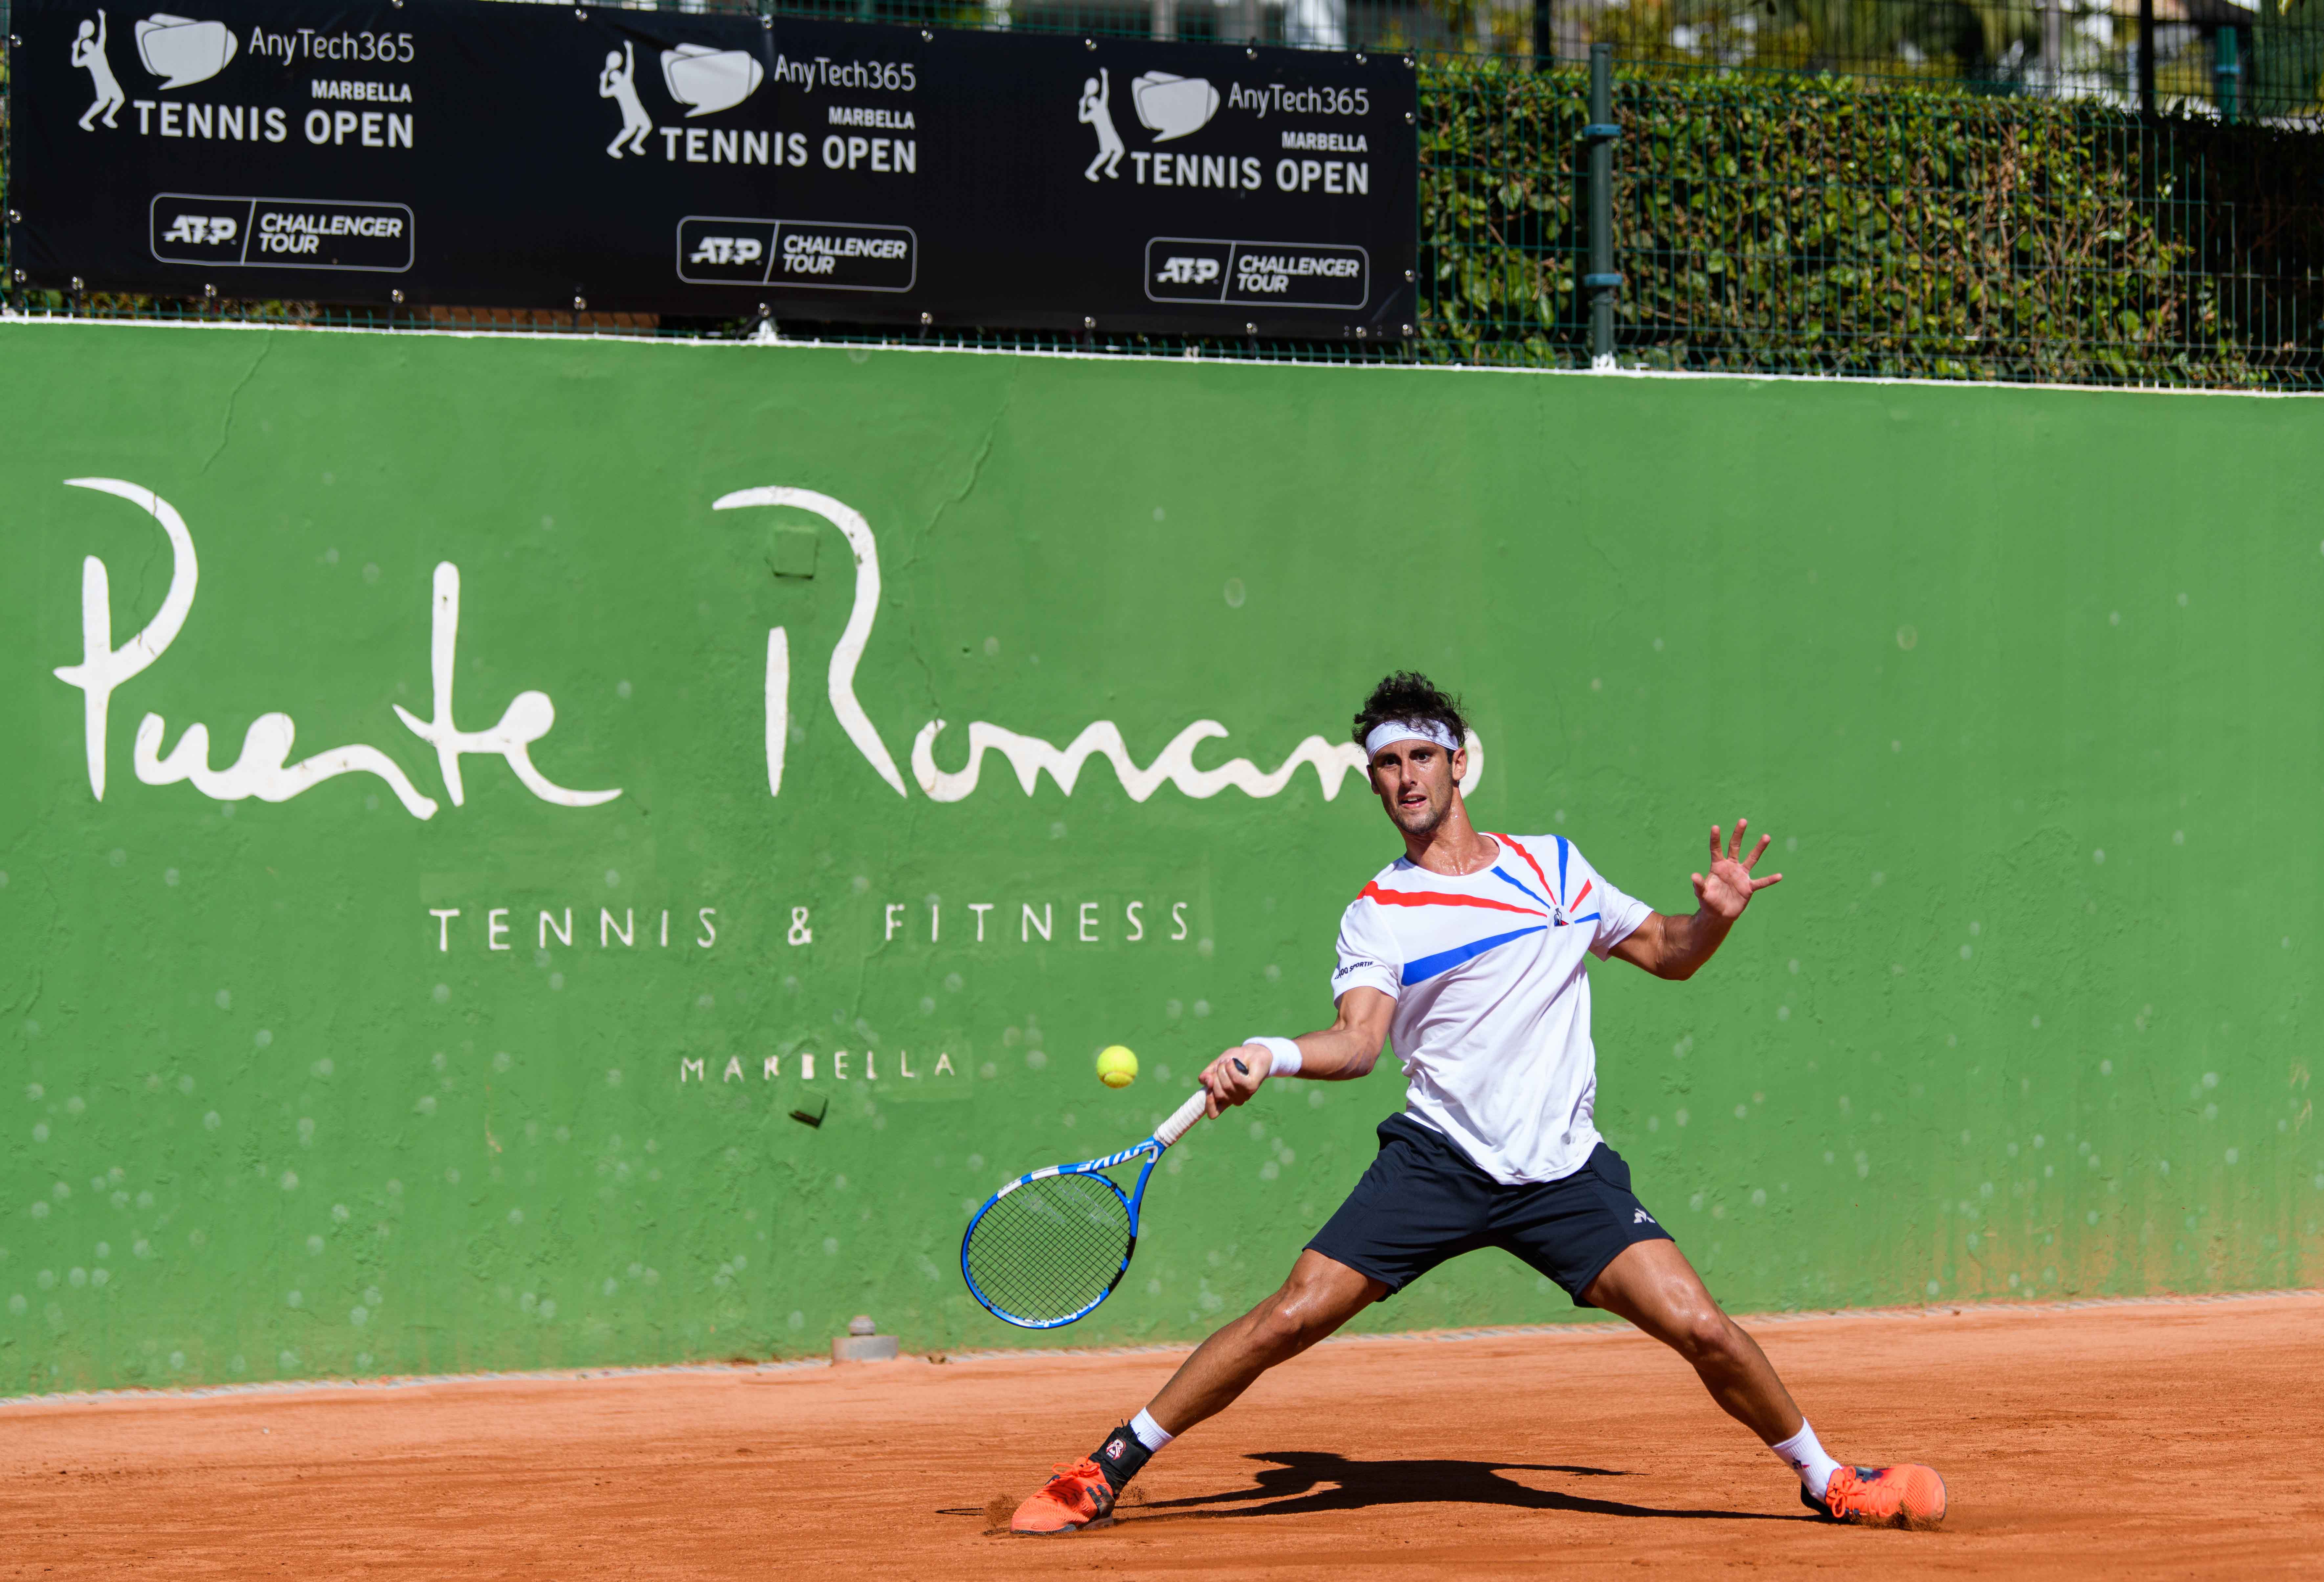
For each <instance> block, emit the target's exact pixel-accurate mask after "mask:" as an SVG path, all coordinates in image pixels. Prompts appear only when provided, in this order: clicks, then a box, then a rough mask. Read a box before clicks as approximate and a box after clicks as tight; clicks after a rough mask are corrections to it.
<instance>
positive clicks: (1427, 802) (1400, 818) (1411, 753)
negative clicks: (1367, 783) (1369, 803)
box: [1371, 738, 1462, 835]
mask: <svg viewBox="0 0 2324 1582" xmlns="http://www.w3.org/2000/svg"><path fill="white" fill-rule="evenodd" d="M1461 760H1462V754H1460V753H1458V752H1446V751H1445V750H1443V748H1441V747H1439V746H1437V745H1436V743H1434V742H1433V741H1423V740H1418V739H1417V738H1415V739H1414V740H1408V741H1391V742H1389V743H1388V744H1387V745H1386V746H1384V747H1382V748H1381V749H1380V750H1379V751H1378V752H1376V753H1374V754H1372V767H1371V776H1372V789H1373V790H1374V791H1376V792H1378V793H1379V799H1380V805H1381V806H1382V807H1385V808H1386V809H1388V817H1389V818H1391V819H1394V820H1395V821H1396V827H1397V829H1399V830H1402V831H1403V832H1405V833H1406V834H1407V835H1427V834H1431V833H1434V831H1435V829H1436V826H1437V825H1439V824H1441V823H1443V822H1444V815H1445V814H1448V813H1450V812H1452V798H1453V797H1454V796H1456V795H1457V794H1458V790H1459V784H1460V779H1461Z"/></svg>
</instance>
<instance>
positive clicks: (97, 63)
mask: <svg viewBox="0 0 2324 1582" xmlns="http://www.w3.org/2000/svg"><path fill="white" fill-rule="evenodd" d="M72 63H73V64H74V65H75V66H78V67H80V68H81V69H83V70H85V71H87V72H88V80H89V86H90V87H93V88H95V89H96V90H97V101H96V102H95V103H94V104H92V105H90V106H89V107H88V109H87V110H85V111H83V112H82V113H81V117H80V129H81V130H82V131H83V132H94V131H96V130H97V128H96V127H94V126H92V125H90V124H89V123H90V122H91V121H94V120H95V119H96V118H97V116H98V115H103V116H104V117H105V124H106V125H107V126H113V125H115V122H114V119H113V117H114V116H115V115H118V114H119V113H120V110H121V106H123V105H124V104H126V103H128V100H127V99H126V98H125V97H123V95H122V92H121V85H120V84H119V83H118V82H115V80H114V78H113V67H112V66H111V64H110V63H108V62H107V61H106V58H105V13H104V12H102V11H100V12H98V13H97V20H96V21H95V22H86V21H84V22H83V23H81V24H80V32H78V33H76V34H74V35H73V41H72Z"/></svg>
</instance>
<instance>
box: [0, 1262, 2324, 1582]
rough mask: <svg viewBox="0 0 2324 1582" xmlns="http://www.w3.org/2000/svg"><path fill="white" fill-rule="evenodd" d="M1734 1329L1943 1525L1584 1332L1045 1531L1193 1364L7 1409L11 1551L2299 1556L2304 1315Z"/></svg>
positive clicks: (1347, 1570)
mask: <svg viewBox="0 0 2324 1582" xmlns="http://www.w3.org/2000/svg"><path fill="white" fill-rule="evenodd" d="M1746 1322H1747V1324H1748V1322H1749V1320H1746ZM1753 1328H1754V1330H1755V1332H1756V1333H1757V1335H1758V1336H1759V1338H1760V1339H1761V1341H1762V1342H1763V1344H1765V1345H1766V1348H1767V1350H1768V1352H1769V1354H1770V1355H1771V1356H1772V1357H1774V1358H1775V1364H1776V1366H1777V1367H1778V1368H1780V1369H1781V1370H1782V1371H1783V1373H1784V1375H1785V1377H1786V1378H1787V1379H1788V1380H1789V1382H1790V1384H1791V1385H1792V1388H1793V1389H1794V1392H1795V1393H1797V1394H1798V1396H1799V1398H1800V1399H1801V1400H1802V1401H1803V1403H1805V1405H1806V1407H1807V1410H1808V1411H1809V1412H1810V1413H1811V1414H1812V1417H1813V1419H1814V1421H1815V1422H1816V1425H1817V1427H1818V1429H1819V1430H1821V1434H1822V1436H1823V1438H1824V1440H1825V1442H1826V1443H1827V1445H1829V1446H1830V1447H1831V1449H1832V1450H1833V1451H1834V1453H1835V1454H1838V1455H1840V1456H1843V1457H1847V1458H1853V1459H1856V1460H1859V1461H1866V1462H1877V1461H1888V1460H1896V1459H1917V1460H1925V1461H1928V1462H1931V1463H1932V1464H1934V1465H1935V1466H1936V1467H1939V1468H1940V1469H1941V1470H1942V1471H1943V1473H1944V1475H1945V1478H1946V1481H1947V1483H1948V1485H1950V1491H1951V1497H1952V1514H1951V1518H1950V1521H1949V1522H1947V1524H1946V1526H1945V1528H1944V1530H1943V1531H1939V1532H1934V1533H1911V1532H1893V1531H1863V1530H1858V1529H1836V1528H1832V1527H1829V1526H1825V1525H1822V1524H1820V1523H1816V1522H1812V1521H1808V1520H1803V1516H1804V1513H1803V1511H1802V1510H1801V1508H1800V1506H1799V1504H1798V1502H1797V1498H1796V1495H1795V1492H1794V1491H1795V1488H1796V1484H1795V1482H1794V1479H1793V1478H1792V1476H1791V1475H1790V1474H1789V1473H1788V1472H1787V1471H1786V1470H1785V1469H1784V1467H1781V1466H1780V1465H1778V1464H1777V1463H1776V1462H1775V1458H1773V1457H1771V1456H1770V1455H1768V1454H1767V1452H1766V1450H1765V1449H1761V1448H1760V1447H1759V1446H1758V1445H1757V1443H1756V1442H1754V1441H1753V1440H1752V1439H1751V1438H1750V1437H1749V1436H1748V1434H1747V1433H1745V1432H1744V1431H1743V1430H1741V1429H1739V1428H1738V1427H1736V1426H1735V1425H1734V1424H1732V1423H1730V1422H1729V1421H1727V1420H1726V1419H1725V1418H1723V1417H1721V1416H1720V1414H1719V1413H1718V1412H1717V1411H1716V1410H1715V1409H1713V1408H1712V1407H1711V1404H1710V1403H1709V1402H1708V1401H1707V1399H1706V1398H1705V1397H1704V1396H1703V1394H1702V1393H1701V1390H1700V1389H1699V1388H1698V1387H1697V1386H1696V1384H1695V1382H1694V1379H1693V1375H1692V1374H1690V1373H1689V1372H1688V1371H1687V1370H1686V1369H1685V1368H1684V1367H1683V1366H1680V1365H1679V1363H1678V1362H1677V1361H1676V1360H1675V1359H1674V1358H1673V1357H1671V1356H1670V1355H1669V1354H1667V1353H1665V1352H1664V1351H1662V1350H1661V1349H1660V1348H1659V1347H1655V1345H1653V1344H1652V1343H1651V1342H1648V1341H1646V1340H1644V1339H1641V1338H1636V1337H1634V1336H1631V1335H1628V1334H1609V1333H1602V1332H1598V1333H1568V1334H1554V1335H1507V1336H1500V1337H1495V1338H1462V1339H1429V1338H1397V1339H1392V1340H1382V1341H1371V1340H1365V1341H1349V1342H1342V1343H1335V1344H1330V1345H1326V1346H1323V1347H1318V1348H1317V1349H1316V1350H1314V1351H1313V1352H1311V1353H1309V1354H1308V1355H1307V1356H1306V1357H1303V1358H1301V1359H1299V1360H1298V1361H1296V1362H1294V1363H1292V1364H1290V1365H1289V1366H1286V1367H1283V1368H1280V1369H1278V1370H1277V1372H1276V1373H1275V1374H1274V1375H1271V1376H1269V1377H1268V1378H1266V1379H1264V1380H1262V1381H1261V1382H1260V1383H1259V1385H1258V1386H1257V1387H1256V1388H1255V1389H1253V1390H1252V1391H1251V1393H1250V1394H1249V1395H1247V1396H1246V1397H1245V1398H1244V1399H1243V1401H1242V1402H1241V1403H1240V1404H1239V1405H1238V1406H1236V1407H1235V1408H1233V1409H1232V1410H1231V1411H1230V1412H1227V1413H1226V1414H1225V1415H1223V1416H1222V1417H1220V1418H1218V1419H1217V1420H1215V1421H1213V1422H1211V1423H1209V1424H1207V1425H1205V1426H1203V1428H1201V1429H1199V1430H1196V1431H1195V1432H1194V1433H1193V1434H1191V1435H1189V1436H1188V1437H1187V1438H1186V1439H1183V1440H1181V1441H1180V1442H1179V1443H1178V1444H1176V1445H1175V1446H1173V1447H1171V1448H1170V1449H1168V1450H1167V1451H1166V1452H1165V1453H1164V1454H1163V1455H1161V1456H1160V1457H1157V1458H1156V1460H1155V1462H1154V1463H1153V1465H1152V1467H1149V1468H1148V1473H1147V1475H1146V1476H1144V1477H1143V1478H1141V1479H1140V1480H1139V1483H1138V1485H1135V1487H1134V1489H1133V1498H1132V1501H1131V1503H1130V1504H1127V1505H1126V1506H1125V1507H1124V1509H1123V1511H1122V1513H1121V1515H1122V1519H1121V1521H1120V1522H1118V1523H1117V1524H1116V1525H1115V1526H1113V1527H1112V1528H1111V1529H1108V1530H1105V1531H1097V1532H1091V1533H1084V1534H1081V1535H1078V1536H1075V1537H1072V1538H1067V1539H1051V1540H1037V1539H1018V1538H1011V1537H1009V1536H1007V1535H1006V1533H1005V1532H1001V1531H996V1529H998V1528H999V1527H1001V1526H1002V1525H1003V1524H1005V1522H1006V1520H1007V1513H1008V1511H1009V1510H1010V1507H1012V1506H1013V1505H1014V1504H1015V1503H1016V1502H1017V1501H1018V1500H1019V1498H1021V1497H1022V1496H1023V1495H1026V1494H1028V1493H1029V1492H1030V1491H1031V1490H1032V1489H1033V1488H1034V1487H1035V1486H1036V1485H1037V1484H1039V1482H1040V1481H1041V1479H1042V1478H1043V1477H1044V1476H1047V1472H1048V1467H1049V1463H1050V1462H1051V1461H1052V1460H1055V1459H1059V1458H1067V1459H1070V1458H1074V1457H1077V1456H1079V1455H1081V1454H1083V1453H1084V1452H1086V1451H1088V1450H1089V1449H1092V1448H1093V1447H1094V1445H1095V1444H1096V1442H1097V1440H1098V1439H1099V1438H1100V1436H1101V1435H1102V1433H1103V1432H1104V1430H1106V1429H1107V1428H1108V1427H1109V1426H1111V1424H1113V1423H1116V1422H1118V1421H1120V1420H1121V1419H1122V1418H1123V1417H1124V1416H1125V1415H1127V1414H1128V1413H1129V1412H1130V1411H1131V1410H1133V1409H1134V1408H1135V1407H1137V1406H1138V1405H1139V1403H1140V1402H1141V1401H1142V1400H1143V1399H1144V1398H1145V1397H1146V1395H1147V1394H1148V1393H1149V1392H1150V1391H1151V1390H1153V1389H1154V1387H1155V1386H1157V1384H1160V1383H1161V1382H1162V1380H1163V1379H1164V1378H1165V1377H1166V1376H1167V1375H1168V1373H1169V1371H1170V1369H1171V1368H1172V1367H1173V1366H1175V1365H1176V1361H1177V1357H1178V1354H1176V1353H1169V1354H1165V1353H1159V1352H1156V1353H1145V1354H1133V1355H1121V1356H1111V1357H1054V1356H1052V1357H1008V1358H1000V1357H970V1358H962V1359H955V1360H953V1361H949V1362H945V1363H933V1362H929V1361H927V1360H922V1359H917V1358H915V1359H907V1360H905V1361H902V1362H898V1363H889V1364H854V1365H850V1366H843V1367H835V1368H823V1367H816V1368H793V1369H788V1370H780V1371H777V1370H763V1371H752V1370H749V1369H742V1368H737V1369H734V1370H732V1371H727V1372H715V1373H671V1374H661V1375H632V1376H626V1377H600V1378H542V1379H527V1380H498V1381H483V1380H480V1381H470V1382H456V1383H449V1384H426V1385H413V1386H410V1387H399V1388H392V1389H378V1388H371V1389H356V1388H349V1389H334V1390H312V1391H303V1392H296V1393H255V1392H254V1393H243V1394H237V1395H230V1396H222V1397H212V1398H208V1399H188V1398H184V1397H179V1398H171V1397H168V1396H152V1397H146V1398H141V1399H131V1400H108V1401H101V1402H97V1403H87V1402H83V1403H22V1404H12V1405H8V1406H5V1407H0V1577H131V1576H134V1577H255V1576H270V1577H271V1576H281V1577H341V1576H357V1575H361V1576H364V1577H429V1578H465V1577H560V1578H579V1577H646V1576H650V1577H658V1578H671V1577H769V1576H798V1577H807V1576H831V1577H840V1576H867V1575H868V1576H895V1577H1047V1576H1053V1575H1056V1576H1063V1575H1068V1574H1087V1573H1092V1572H1095V1573H1101V1574H1108V1575H1123V1576H1147V1577H1203V1576H1213V1577H1228V1576H1264V1577H1350V1576H1375V1575H1385V1574H1388V1573H1390V1572H1393V1573H1395V1574H1397V1575H1399V1576H1406V1577H1409V1576H1429V1577H1456V1576H1457V1577H1513V1576H1546V1575H1549V1574H1551V1573H1553V1572H1555V1573H1558V1574H1562V1575H1568V1576H1572V1575H1594V1576H1605V1575H1609V1574H1610V1573H1609V1570H1608V1568H1609V1567H1614V1566H1641V1567H1654V1568H1663V1569H1665V1570H1670V1571H1674V1572H1676V1571H1683V1572H1684V1573H1686V1574H1690V1575H1693V1574H1702V1573H1712V1572H1720V1573H1723V1572H1731V1571H1743V1570H1753V1571H1761V1572H1765V1573H1766V1574H1768V1575H1790V1574H1795V1573H1800V1572H1807V1571H1816V1572H1823V1573H1829V1574H1836V1575H1848V1576H1857V1577H1867V1576H1877V1577H1881V1578H1883V1579H1884V1582H1886V1579H1889V1578H1895V1577H1911V1576H1921V1575H1938V1574H1942V1575H1972V1574H1973V1575H1976V1576H1979V1577H2059V1576H2070V1577H2166V1576H2167V1577H2257V1576H2278V1577H2280V1576H2286V1575H2319V1574H2324V1481H2319V1468H2318V1461H2317V1449H2318V1446H2319V1444H2324V1387H2319V1369H2318V1366H2317V1357H2318V1356H2319V1348H2324V1299H2319V1297H2316V1296H2282V1297H2265V1298H2255V1299H2248V1300H2236V1301H2184V1302H2164V1303H2153V1304H2140V1305H2125V1306H2114V1307H2095V1308H2083V1309H2050V1310H2046V1311H2045V1310H2041V1309H2025V1308H2019V1309H2014V1310H1988V1311H1978V1310H1973V1309H1972V1310H1965V1311H1961V1312H1960V1313H1959V1314H1958V1315H1956V1314H1954V1313H1952V1312H1950V1311H1948V1310H1945V1309H1937V1310H1933V1311H1932V1312H1930V1313H1929V1314H1927V1315H1920V1314H1898V1313H1886V1314H1874V1315H1864V1316H1855V1317H1829V1318H1811V1319H1794V1320H1787V1321H1781V1322H1776V1321H1766V1322H1762V1323H1760V1324H1757V1325H1756V1326H1753Z"/></svg>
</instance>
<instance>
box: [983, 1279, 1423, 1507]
mask: <svg viewBox="0 0 2324 1582" xmlns="http://www.w3.org/2000/svg"><path fill="white" fill-rule="evenodd" d="M1387 1294H1388V1287H1387V1286H1386V1285H1384V1284H1382V1283H1380V1282H1379V1281H1377V1280H1375V1279H1373V1278H1371V1276H1369V1274H1358V1273H1357V1272H1356V1271H1355V1270H1353V1269H1351V1268H1349V1267H1348V1266H1347V1265H1345V1264H1342V1263H1340V1262H1338V1261H1337V1260H1335V1259H1333V1258H1327V1257H1325V1256H1324V1255H1323V1254H1321V1253H1319V1252H1314V1251H1308V1252H1303V1253H1301V1254H1300V1255H1299V1260H1298V1262H1296V1263H1295V1264H1293V1265H1291V1275H1290V1278H1288V1279H1286V1281H1284V1283H1283V1284H1282V1286H1281V1287H1280V1288H1279V1289H1277V1291H1276V1292H1275V1293H1274V1294H1273V1295H1272V1296H1269V1297H1268V1299H1267V1300H1266V1301H1262V1302H1260V1303H1259V1305H1258V1306H1257V1307H1255V1308H1253V1309H1251V1310H1250V1311H1249V1312H1247V1313H1245V1314H1243V1316H1242V1317H1240V1318H1239V1319H1237V1320H1234V1321H1233V1322H1232V1323H1231V1324H1228V1325H1227V1326H1225V1327H1224V1328H1223V1329H1219V1330H1218V1331H1217V1332H1216V1333H1214V1334H1213V1335H1212V1336H1211V1338H1209V1339H1207V1340H1205V1341H1203V1343H1202V1344H1201V1345H1200V1346H1198V1347H1195V1348H1194V1356H1192V1357H1188V1358H1187V1359H1186V1360H1185V1362H1183V1363H1180V1364H1179V1365H1178V1371H1177V1372H1176V1373H1175V1374H1173V1375H1170V1382H1169V1383H1168V1384H1165V1385H1163V1386H1162V1392H1161V1393H1160V1394H1158V1395H1157V1396H1155V1397H1154V1399H1153V1401H1152V1402H1151V1403H1148V1406H1147V1408H1146V1410H1145V1411H1143V1412H1139V1414H1138V1416H1137V1417H1135V1418H1133V1419H1131V1420H1130V1421H1129V1422H1127V1423H1124V1424H1123V1425H1122V1426H1121V1427H1120V1428H1118V1429H1116V1430H1114V1431H1113V1432H1112V1433H1111V1434H1108V1435H1107V1436H1106V1439H1105V1443H1104V1444H1103V1445H1102V1446H1100V1447H1099V1449H1098V1452H1097V1454H1096V1455H1094V1456H1088V1457H1084V1458H1082V1459H1081V1460H1079V1461H1075V1462H1073V1463H1070V1464H1065V1465H1060V1466H1059V1467H1058V1468H1057V1475H1056V1476H1055V1477H1052V1478H1051V1479H1049V1481H1048V1482H1047V1484H1044V1485H1042V1487H1041V1490H1040V1492H1039V1493H1038V1494H1036V1495H1034V1496H1033V1497H1032V1498H1031V1499H1029V1500H1027V1501H1026V1502H1025V1503H1024V1504H1022V1505H1019V1507H1018V1508H1017V1514H1016V1515H1015V1516H1014V1517H1012V1518H1010V1523H1009V1525H1010V1530H1011V1531H1016V1532H1020V1533H1025V1534H1028V1535H1029V1536H1038V1537H1056V1536H1059V1535H1062V1534H1065V1533H1068V1532H1079V1531H1083V1530H1084V1529H1085V1528H1090V1527H1100V1526H1103V1525H1104V1524H1105V1523H1107V1522H1111V1520H1112V1519H1113V1502H1114V1499H1115V1497H1116V1496H1117V1495H1119V1494H1120V1491H1121V1490H1122V1489H1123V1488H1125V1487H1127V1486H1129V1483H1130V1479H1131V1478H1132V1477H1134V1476H1137V1475H1138V1469H1139V1467H1143V1466H1144V1465H1145V1464H1146V1458H1148V1456H1150V1455H1151V1454H1153V1452H1154V1450H1155V1449H1159V1448H1160V1446H1161V1445H1164V1444H1167V1443H1168V1442H1169V1441H1170V1440H1171V1439H1176V1437H1177V1436H1178V1435H1180V1434H1182V1433H1185V1431H1186V1430H1188V1429H1190V1428H1192V1427H1194V1425H1195V1424H1196V1423H1198V1422H1200V1421H1203V1419H1204V1418H1206V1417H1212V1416H1214V1415H1216V1414H1217V1413H1218V1412H1222V1411H1223V1410H1224V1409H1225V1408H1226V1407H1228V1406H1229V1405H1231V1404H1232V1403H1233V1402H1234V1399H1235V1397H1236V1396H1238V1395H1240V1394H1241V1393H1243V1392H1244V1391H1245V1390H1248V1389H1250V1386H1251V1384H1252V1382H1253V1381H1255V1380H1256V1379H1257V1378H1258V1377H1259V1375H1261V1374H1263V1373H1265V1372H1266V1371H1267V1370H1268V1368H1271V1367H1273V1366H1276V1365H1277V1363H1283V1362H1288V1361H1290V1360H1291V1359H1292V1358H1293V1357H1296V1356H1298V1355H1299V1354H1300V1353H1301V1352H1303V1351H1305V1350H1306V1349H1307V1348H1308V1347H1311V1346H1313V1345H1314V1344H1315V1342H1317V1341H1318V1340H1321V1339H1323V1338H1324V1337H1325V1336H1327V1335H1329V1334H1331V1333H1332V1332H1333V1330H1335V1329H1338V1328H1339V1327H1340V1326H1341V1325H1342V1324H1344V1323H1346V1322H1347V1321H1348V1320H1350V1319H1352V1318H1354V1317H1355V1316H1356V1315H1357V1314H1358V1313H1360V1312H1361V1311H1364V1309H1366V1308H1368V1307H1369V1306H1371V1304H1372V1303H1374V1302H1376V1301H1379V1299H1380V1298H1381V1297H1383V1296H1386V1295H1387ZM1148 1439H1154V1440H1156V1441H1157V1443H1154V1444H1151V1445H1149V1444H1148V1442H1147V1440H1148Z"/></svg>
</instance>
